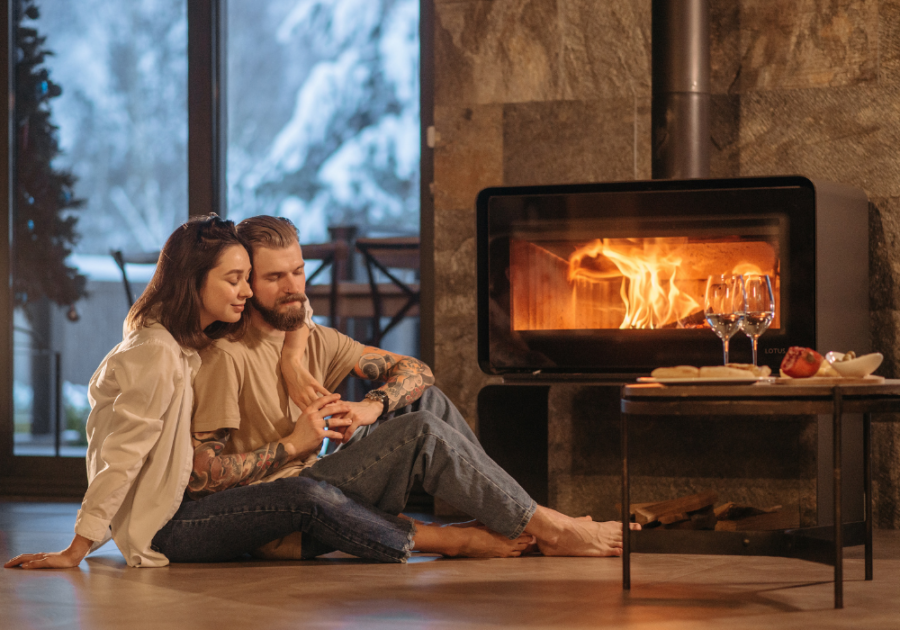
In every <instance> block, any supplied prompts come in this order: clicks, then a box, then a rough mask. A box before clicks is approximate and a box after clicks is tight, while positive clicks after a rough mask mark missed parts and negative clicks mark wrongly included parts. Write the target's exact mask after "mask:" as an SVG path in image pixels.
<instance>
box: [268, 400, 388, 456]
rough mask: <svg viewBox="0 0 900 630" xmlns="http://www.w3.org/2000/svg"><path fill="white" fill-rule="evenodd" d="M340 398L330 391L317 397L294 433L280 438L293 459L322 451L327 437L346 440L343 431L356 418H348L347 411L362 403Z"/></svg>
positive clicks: (303, 415) (295, 425) (306, 410)
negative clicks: (352, 406) (340, 400)
mask: <svg viewBox="0 0 900 630" xmlns="http://www.w3.org/2000/svg"><path fill="white" fill-rule="evenodd" d="M340 397H341V396H340V394H329V395H327V396H322V397H321V398H317V399H316V400H315V401H313V402H312V403H310V404H309V405H308V406H307V407H306V409H305V410H304V411H303V413H302V414H301V415H300V417H299V418H297V422H296V423H295V424H294V430H293V431H292V432H291V434H290V435H288V436H287V437H285V438H282V439H281V440H279V442H280V443H281V444H284V450H285V451H287V453H288V455H290V456H291V458H292V459H293V458H297V457H306V456H308V455H309V454H310V453H314V452H316V451H318V450H319V449H320V448H321V447H322V442H323V441H324V440H325V438H330V439H333V440H337V441H339V442H340V441H342V440H343V439H344V435H343V433H340V432H339V430H342V429H344V428H345V427H349V426H350V425H351V424H352V422H353V421H352V419H350V418H347V414H349V413H350V411H351V405H352V404H359V403H347V402H339V399H340ZM328 416H332V417H331V419H330V420H329V421H328V422H327V423H326V421H325V419H326V418H327V417H328ZM376 418H377V416H376ZM372 422H374V420H373V421H372ZM335 429H338V430H335Z"/></svg>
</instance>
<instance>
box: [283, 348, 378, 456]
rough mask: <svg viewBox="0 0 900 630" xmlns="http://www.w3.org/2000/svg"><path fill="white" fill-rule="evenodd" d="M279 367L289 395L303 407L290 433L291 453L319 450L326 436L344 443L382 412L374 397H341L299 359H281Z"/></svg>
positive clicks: (289, 450) (376, 418)
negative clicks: (314, 375) (321, 381)
mask: <svg viewBox="0 0 900 630" xmlns="http://www.w3.org/2000/svg"><path fill="white" fill-rule="evenodd" d="M281 370H282V373H283V375H284V381H285V384H286V386H287V390H288V395H289V396H290V397H291V400H293V401H294V402H295V403H296V404H297V406H298V407H300V409H301V410H302V411H303V413H302V414H301V416H300V417H299V418H298V419H297V423H296V424H295V425H294V431H293V433H292V434H291V438H293V439H291V440H290V442H292V443H293V446H294V449H290V448H288V452H289V453H290V454H291V455H294V454H298V455H299V454H303V453H304V452H311V451H314V450H318V448H319V447H321V445H322V440H324V439H325V438H329V439H332V440H336V441H337V442H338V443H344V442H346V441H348V440H349V439H350V438H351V437H352V436H353V433H354V432H355V431H356V429H357V428H358V427H360V426H366V425H369V424H372V423H374V422H375V421H376V420H378V418H379V416H380V415H381V411H382V404H381V403H379V402H377V401H374V402H373V401H371V400H364V401H362V402H348V401H340V395H339V394H332V393H331V392H329V391H328V390H327V389H325V387H323V386H322V384H321V383H319V382H318V381H317V380H316V379H315V377H313V375H312V374H310V372H309V370H307V369H306V368H304V367H303V366H302V365H301V364H300V363H299V361H289V360H282V362H281ZM286 445H287V443H286ZM292 450H294V451H295V453H294V452H291V451H292Z"/></svg>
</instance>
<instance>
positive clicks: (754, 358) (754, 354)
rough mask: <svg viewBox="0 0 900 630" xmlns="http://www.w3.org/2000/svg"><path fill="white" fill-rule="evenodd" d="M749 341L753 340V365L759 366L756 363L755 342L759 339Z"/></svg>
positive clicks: (754, 338)
mask: <svg viewBox="0 0 900 630" xmlns="http://www.w3.org/2000/svg"><path fill="white" fill-rule="evenodd" d="M750 339H752V340H753V365H754V366H757V365H759V364H758V363H757V362H756V342H757V341H758V340H759V337H750Z"/></svg>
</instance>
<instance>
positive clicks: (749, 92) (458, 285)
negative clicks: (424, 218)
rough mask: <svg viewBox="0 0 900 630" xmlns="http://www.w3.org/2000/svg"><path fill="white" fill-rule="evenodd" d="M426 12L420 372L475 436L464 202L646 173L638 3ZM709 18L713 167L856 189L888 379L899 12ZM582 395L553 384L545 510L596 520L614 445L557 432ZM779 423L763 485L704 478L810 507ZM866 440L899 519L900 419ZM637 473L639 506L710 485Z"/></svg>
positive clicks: (896, 286)
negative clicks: (427, 177) (431, 72)
mask: <svg viewBox="0 0 900 630" xmlns="http://www.w3.org/2000/svg"><path fill="white" fill-rule="evenodd" d="M434 2H435V112H434V114H435V128H436V131H437V136H436V146H435V153H434V179H435V181H434V207H435V247H434V251H435V276H436V277H435V281H436V287H437V289H436V300H435V302H436V304H435V310H436V313H435V368H436V370H435V371H436V374H437V376H438V384H439V385H440V386H441V387H442V388H443V389H444V390H445V391H446V392H447V393H448V394H449V395H450V396H451V398H453V399H454V400H456V401H457V402H458V403H459V406H460V408H461V409H462V411H463V413H464V414H465V415H466V418H467V419H468V420H469V421H470V423H472V424H473V426H477V423H478V420H479V419H478V418H477V411H476V400H477V395H478V392H479V391H480V389H481V388H482V387H484V386H485V385H486V384H489V383H492V382H496V379H492V378H491V377H487V376H485V375H484V374H482V373H481V371H480V370H479V369H478V365H477V360H476V321H475V319H476V314H475V293H474V286H475V239H474V236H475V221H474V199H475V196H476V194H477V193H478V191H479V190H481V189H482V188H484V187H486V186H496V185H515V184H545V183H570V182H584V181H616V180H631V179H648V178H649V177H650V0H610V1H609V2H596V1H595V0H434ZM711 13H712V19H711V24H712V41H711V62H712V63H711V66H712V92H713V94H712V104H711V110H712V111H711V113H712V116H711V119H712V129H711V140H712V164H711V172H712V175H713V176H714V177H728V176H747V175H778V174H796V173H799V174H803V175H806V176H809V177H813V178H820V179H830V180H834V181H840V182H845V183H847V184H852V185H856V186H859V187H861V188H863V189H864V190H865V191H866V192H867V194H868V195H869V199H870V201H871V204H870V230H871V233H870V237H871V250H870V251H871V253H870V267H871V272H872V276H871V277H872V280H871V312H872V338H873V344H874V346H875V348H876V349H877V350H879V351H881V352H883V353H884V354H885V357H886V360H885V366H884V368H883V369H882V370H881V371H880V372H881V373H882V374H885V375H886V376H891V377H900V346H898V345H897V344H896V343H895V341H896V338H897V337H898V331H900V256H898V255H897V254H896V252H897V248H896V246H895V242H896V241H897V240H898V239H900V151H898V150H897V147H898V146H900V2H898V1H897V0H880V1H879V0H829V1H825V0H797V1H796V2H791V3H785V2H770V1H768V0H740V2H735V1H734V0H712V2H711ZM585 396H587V397H588V398H590V396H591V394H590V393H584V392H583V391H580V390H577V388H576V390H572V391H570V390H569V389H566V388H562V387H554V388H553V391H552V392H551V395H550V407H551V409H552V410H554V412H553V413H551V437H550V440H551V451H550V470H551V473H552V475H551V494H550V500H551V503H553V504H555V505H557V506H559V507H561V508H563V509H566V510H568V511H571V512H582V513H587V512H592V513H594V515H595V516H607V514H599V515H598V514H597V510H598V509H599V510H603V509H605V508H604V507H603V506H604V505H607V504H608V503H609V501H610V500H611V499H612V497H614V496H615V488H616V484H617V483H618V481H617V478H616V476H615V471H614V470H609V469H608V466H609V464H608V461H613V460H614V459H615V457H616V456H617V454H616V452H615V448H614V445H615V444H616V443H617V442H616V441H615V437H614V435H609V438H611V439H609V440H607V443H608V444H607V447H604V448H605V449H606V451H605V452H606V457H607V459H608V461H607V460H602V461H601V460H600V459H596V458H594V459H591V458H587V459H585V457H584V456H583V454H582V455H579V453H578V452H577V449H575V448H573V447H572V446H571V441H570V439H569V438H567V437H566V436H571V434H572V432H573V431H575V430H576V429H578V427H579V425H578V420H577V418H578V417H579V414H580V412H579V411H578V404H579V403H578V402H577V401H578V400H579V398H583V397H585ZM592 426H593V425H592ZM788 426H789V427H793V428H792V429H790V428H789V429H786V430H787V431H788V434H784V435H781V436H780V439H781V440H782V442H785V443H790V444H792V445H794V446H797V447H798V448H800V450H801V452H802V454H803V455H802V456H801V458H800V460H801V461H803V462H805V463H804V464H803V465H802V466H801V465H799V464H796V465H792V466H789V467H788V468H785V469H783V470H779V471H778V472H777V473H773V474H772V475H769V477H767V480H764V481H760V480H758V479H756V478H755V477H752V476H751V477H742V476H741V475H743V474H744V473H743V472H742V471H740V470H737V469H734V468H733V467H732V468H730V469H729V472H728V473H727V474H726V475H724V476H722V475H719V477H720V478H719V479H718V480H717V483H719V484H720V487H722V488H726V489H727V490H728V491H729V492H732V493H740V492H743V495H742V497H738V498H735V499H732V496H728V497H723V498H728V499H729V500H741V499H742V498H746V499H747V500H753V499H756V500H757V503H758V502H763V503H765V502H766V499H767V497H772V496H777V497H779V499H780V500H782V501H792V500H796V501H797V503H799V504H800V505H801V507H802V508H803V509H804V510H806V511H807V512H808V511H809V509H811V508H810V506H809V501H810V498H812V499H813V500H814V495H815V492H814V489H813V488H812V487H811V485H810V484H814V479H813V480H811V479H810V471H811V470H813V469H814V464H813V463H811V462H809V461H807V460H808V459H809V458H808V455H810V453H814V442H815V439H814V437H812V436H810V434H809V428H808V426H807V427H804V426H803V425H797V426H795V425H794V424H789V425H788ZM581 428H582V429H585V427H581ZM608 428H609V429H610V431H613V427H608ZM706 429H708V427H706ZM591 430H593V431H595V432H597V431H600V433H598V434H597V435H598V436H599V437H600V438H602V437H603V436H604V435H606V433H607V432H604V430H603V429H602V428H601V429H598V428H597V427H594V428H593V429H591ZM735 430H736V431H737V434H738V435H741V431H742V430H741V429H735ZM707 433H708V431H707ZM751 434H752V431H751V430H750V429H745V430H744V433H743V435H745V436H750V435H751ZM738 441H741V440H740V439H739V440H738ZM873 442H874V450H875V460H874V461H875V471H876V473H875V476H876V491H875V497H876V500H877V502H876V506H877V507H876V518H877V523H878V525H880V526H885V527H900V425H886V424H882V425H876V428H875V432H874V440H873ZM644 448H645V449H646V450H647V452H652V450H653V446H652V444H650V443H649V442H648V444H647V446H646V447H644ZM748 448H750V449H751V450H752V449H753V448H754V447H753V446H752V445H751V446H749V447H748ZM601 451H603V449H601ZM591 462H593V463H591ZM798 466H799V467H798ZM643 472H644V473H645V475H644V477H645V479H646V480H647V483H646V486H645V489H646V492H648V493H650V494H653V495H654V496H651V497H646V498H644V497H643V495H642V498H641V500H655V499H657V498H670V496H655V495H656V494H657V493H660V494H662V493H665V492H668V493H670V494H671V493H673V492H681V491H685V490H690V489H692V488H696V487H698V486H702V485H704V484H705V483H707V481H708V478H709V475H710V471H709V470H707V469H703V468H702V467H701V468H700V469H697V470H695V471H693V473H691V474H688V473H686V472H685V473H683V474H682V475H681V476H680V477H674V476H671V475H669V474H668V473H666V471H664V470H662V469H654V470H644V471H643ZM640 488H641V485H640V483H639V482H636V484H635V489H636V491H640ZM586 489H587V490H588V491H586ZM742 489H743V490H742ZM720 494H721V491H720ZM597 497H600V498H599V499H598V498H597Z"/></svg>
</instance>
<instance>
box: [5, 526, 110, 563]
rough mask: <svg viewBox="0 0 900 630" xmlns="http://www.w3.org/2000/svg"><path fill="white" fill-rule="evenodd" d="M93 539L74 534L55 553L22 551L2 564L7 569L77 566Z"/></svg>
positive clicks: (89, 548)
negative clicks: (65, 546)
mask: <svg viewBox="0 0 900 630" xmlns="http://www.w3.org/2000/svg"><path fill="white" fill-rule="evenodd" d="M93 544H94V543H93V541H91V540H90V539H88V538H85V537H84V536H80V535H78V534H75V538H73V539H72V542H71V543H70V544H69V546H68V547H67V548H66V549H64V550H63V551H57V552H55V553H23V554H20V555H18V556H16V557H15V558H13V559H12V560H9V561H7V562H6V564H4V565H3V566H4V567H6V568H7V569H11V568H13V567H22V568H23V569H69V568H71V567H77V566H78V564H79V563H80V562H81V561H82V560H83V559H84V557H85V556H86V555H87V553H88V551H90V550H91V546H92V545H93Z"/></svg>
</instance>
